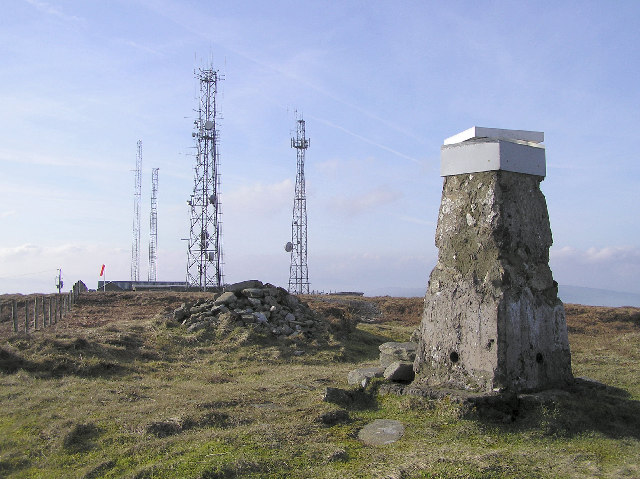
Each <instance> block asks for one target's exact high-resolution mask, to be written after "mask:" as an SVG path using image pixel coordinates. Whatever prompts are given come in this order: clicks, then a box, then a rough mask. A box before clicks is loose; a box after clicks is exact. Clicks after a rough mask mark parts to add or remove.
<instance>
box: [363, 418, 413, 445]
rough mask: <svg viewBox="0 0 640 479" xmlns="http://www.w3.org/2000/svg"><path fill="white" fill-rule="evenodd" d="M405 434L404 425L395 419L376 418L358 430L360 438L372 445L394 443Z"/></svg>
mask: <svg viewBox="0 0 640 479" xmlns="http://www.w3.org/2000/svg"><path fill="white" fill-rule="evenodd" d="M403 434H404V425H403V424H402V423H401V422H400V421H395V420H393V419H376V420H375V421H373V422H372V423H369V424H367V425H366V426H365V427H363V428H362V429H360V432H358V439H360V440H361V441H362V442H364V443H365V444H368V445H370V446H385V445H387V444H392V443H394V442H396V441H397V440H398V439H400V438H401V437H402V435H403Z"/></svg>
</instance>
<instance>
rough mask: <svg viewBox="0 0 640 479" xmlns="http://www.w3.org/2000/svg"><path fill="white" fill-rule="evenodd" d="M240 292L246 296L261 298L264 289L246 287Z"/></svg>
mask: <svg viewBox="0 0 640 479" xmlns="http://www.w3.org/2000/svg"><path fill="white" fill-rule="evenodd" d="M242 294H243V295H245V296H246V297H248V298H262V297H263V296H264V290H263V289H260V288H246V289H243V290H242Z"/></svg>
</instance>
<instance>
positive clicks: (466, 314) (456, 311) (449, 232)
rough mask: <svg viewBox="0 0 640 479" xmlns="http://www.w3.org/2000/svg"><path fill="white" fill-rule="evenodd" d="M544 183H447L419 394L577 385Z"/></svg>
mask: <svg viewBox="0 0 640 479" xmlns="http://www.w3.org/2000/svg"><path fill="white" fill-rule="evenodd" d="M500 131H502V132H504V131H505V130H500ZM470 140H471V141H470V142H468V140H465V141H463V142H462V143H459V144H458V148H470V149H473V148H474V146H473V145H474V140H476V139H473V138H472V139H470ZM489 141H491V139H489ZM465 143H466V144H465ZM514 144H515V145H517V146H522V147H524V148H526V147H527V146H528V145H518V144H517V143H514ZM443 151H444V150H443ZM541 151H543V152H544V150H541ZM516 154H517V152H516ZM445 160H446V155H443V162H444V161H445ZM543 179H544V176H542V175H533V174H527V173H521V172H513V171H508V170H505V169H501V168H498V169H495V170H491V171H481V172H473V173H460V174H455V175H448V176H445V179H444V186H443V192H442V201H441V204H440V211H439V216H438V226H437V230H436V238H435V240H436V246H437V247H438V250H439V253H438V262H437V264H436V266H435V268H434V269H433V271H432V272H431V276H430V278H429V284H428V287H427V293H426V296H425V306H424V312H423V317H422V322H421V325H420V341H419V345H418V351H417V354H416V360H415V362H414V370H415V372H416V381H414V384H415V383H416V382H417V383H418V384H425V385H428V386H433V387H448V388H456V389H464V390H471V391H492V390H496V389H501V390H509V391H532V390H541V389H547V388H552V387H562V386H563V385H565V384H567V383H568V382H570V381H571V380H572V374H571V355H570V351H569V341H568V335H567V327H566V320H565V313H564V306H563V304H562V302H561V301H560V299H558V290H557V283H556V282H555V281H554V280H553V276H552V273H551V270H550V268H549V247H550V246H551V244H552V236H551V228H550V225H549V217H548V212H547V205H546V201H545V198H544V195H543V194H542V192H541V191H540V182H541V181H542V180H543Z"/></svg>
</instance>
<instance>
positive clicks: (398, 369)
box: [383, 361, 415, 382]
mask: <svg viewBox="0 0 640 479" xmlns="http://www.w3.org/2000/svg"><path fill="white" fill-rule="evenodd" d="M383 376H384V378H385V379H387V380H389V381H403V382H410V381H413V378H414V376H415V373H414V372H413V363H410V362H408V361H394V362H392V363H391V364H389V366H387V368H386V369H385V370H384V373H383Z"/></svg>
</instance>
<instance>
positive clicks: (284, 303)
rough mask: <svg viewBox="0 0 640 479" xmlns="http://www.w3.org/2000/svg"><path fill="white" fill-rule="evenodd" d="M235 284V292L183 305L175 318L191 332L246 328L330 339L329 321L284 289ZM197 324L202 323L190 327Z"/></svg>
mask: <svg viewBox="0 0 640 479" xmlns="http://www.w3.org/2000/svg"><path fill="white" fill-rule="evenodd" d="M232 286H233V287H232V289H235V290H236V292H235V293H234V292H232V291H226V292H224V293H221V294H216V295H214V296H213V297H211V298H208V299H203V300H199V301H197V302H196V303H195V304H193V305H189V306H187V305H186V304H183V305H182V306H181V307H180V308H178V309H176V310H175V311H174V318H175V319H176V320H179V321H182V324H183V325H184V326H186V327H187V328H188V329H189V331H195V330H197V329H201V328H203V327H212V328H217V329H218V330H221V331H224V332H225V333H228V332H230V331H231V330H232V329H235V328H238V327H247V328H250V330H251V331H252V333H253V332H255V333H257V334H258V335H259V334H260V333H268V334H271V335H274V336H277V337H278V338H279V339H288V340H295V341H300V340H309V341H313V340H326V339H328V324H327V323H326V321H325V320H324V318H322V317H321V316H319V315H316V314H315V313H314V312H313V311H312V310H311V309H310V308H309V306H308V305H307V304H306V303H304V302H303V301H300V300H299V299H298V298H296V297H293V296H292V295H290V294H289V293H287V291H286V290H285V289H283V288H277V287H275V286H273V285H271V284H266V285H262V283H261V282H260V281H257V280H253V281H244V282H242V283H236V285H232ZM291 305H295V307H294V308H292V307H291ZM178 318H179V319H178ZM195 323H202V324H198V326H195V327H193V328H191V326H192V325H193V324H195Z"/></svg>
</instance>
